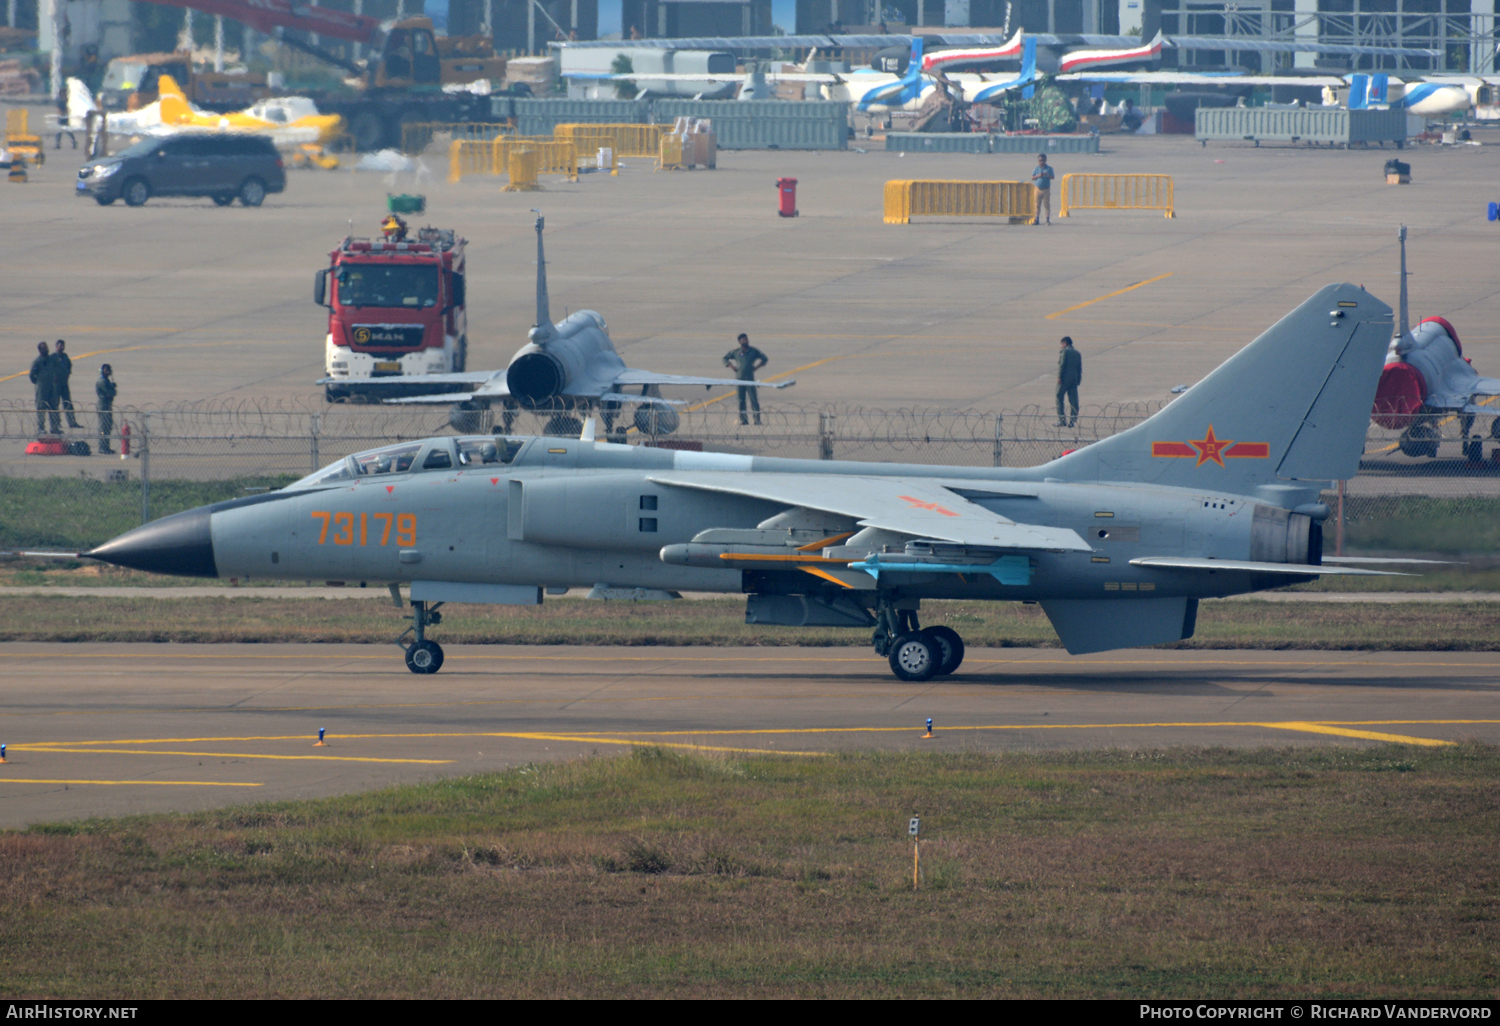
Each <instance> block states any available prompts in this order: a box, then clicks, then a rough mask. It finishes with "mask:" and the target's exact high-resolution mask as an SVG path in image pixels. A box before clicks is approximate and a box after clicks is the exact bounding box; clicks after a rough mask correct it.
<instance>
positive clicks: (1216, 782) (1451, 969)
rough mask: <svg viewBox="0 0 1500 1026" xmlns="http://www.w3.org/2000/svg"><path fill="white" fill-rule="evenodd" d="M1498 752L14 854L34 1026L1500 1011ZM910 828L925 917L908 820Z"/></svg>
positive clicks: (640, 787)
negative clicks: (1208, 1002) (926, 1012)
mask: <svg viewBox="0 0 1500 1026" xmlns="http://www.w3.org/2000/svg"><path fill="white" fill-rule="evenodd" d="M1497 775H1500V749H1496V748H1494V747H1491V746H1484V745H1479V744H1472V743H1470V744H1463V745H1459V746H1455V747H1449V748H1443V749H1431V748H1407V747H1403V746H1391V745H1380V746H1371V747H1362V748H1355V747H1345V746H1337V747H1335V746H1329V747H1320V748H1282V749H1263V750H1259V751H1247V752H1238V751H1226V750H1210V749H1172V750H1158V751H1150V750H1147V751H1131V752H1124V751H1106V752H1074V753H1055V754H1003V755H997V754H988V753H985V754H981V753H967V754H952V755H932V754H927V753H916V754H912V753H907V754H867V753H858V752H852V753H841V754H836V755H834V756H832V757H829V758H819V759H810V758H803V759H799V758H795V757H786V756H752V757H735V758H726V757H712V756H704V755H699V754H696V753H691V752H686V753H685V752H676V751H665V750H662V749H659V748H653V747H645V748H640V749H636V750H635V751H633V752H632V753H631V754H630V755H628V756H623V757H611V758H601V757H586V758H582V759H578V760H575V761H571V762H562V763H552V764H547V765H528V766H524V767H520V768H518V769H515V770H512V771H509V772H504V773H500V774H494V775H486V776H471V777H462V778H457V779H447V780H438V781H434V782H430V783H425V784H417V785H410V786H403V787H397V788H391V789H387V790H383V791H377V792H373V793H367V794H362V795H353V796H346V797H340V798H330V799H323V800H317V801H303V802H286V803H278V804H264V805H253V806H244V807H239V808H232V809H228V810H222V811H216V812H207V813H198V814H188V815H181V814H176V815H157V816H150V817H137V818H131V819H119V820H95V821H89V822H84V823H79V824H60V825H54V826H38V827H33V828H31V829H29V830H25V831H8V832H5V833H0V853H3V857H4V859H5V864H6V867H7V872H6V873H5V874H4V875H3V876H0V908H3V912H4V921H5V924H6V926H5V958H4V960H3V962H0V987H3V988H4V990H5V991H6V992H8V993H11V994H25V995H27V996H29V997H37V998H42V997H67V998H74V999H82V998H89V997H109V998H112V999H130V998H189V997H207V998H245V997H259V998H265V997H280V998H308V997H362V998H385V997H428V998H461V997H503V998H515V997H533V998H534V997H668V996H670V997H916V996H939V997H1111V998H1117V997H1131V998H1145V997H1152V998H1202V997H1203V996H1204V995H1213V996H1214V997H1216V998H1308V997H1338V998H1355V997H1361V998H1377V997H1378V998H1436V997H1460V996H1462V997H1475V998H1493V996H1494V994H1495V991H1496V987H1497V978H1500V958H1497V955H1496V952H1497V951H1500V855H1497V852H1496V848H1495V845H1494V838H1495V836H1496V833H1497V831H1500V807H1497V805H1496V803H1495V801H1494V780H1495V779H1496V777H1497ZM913 814H920V815H921V817H922V826H923V836H924V844H923V848H922V867H923V872H924V881H923V884H922V888H921V889H920V890H919V891H916V892H915V893H914V892H913V890H912V881H911V873H912V848H911V844H910V843H909V841H908V840H907V837H906V820H907V817H908V816H910V815H913Z"/></svg>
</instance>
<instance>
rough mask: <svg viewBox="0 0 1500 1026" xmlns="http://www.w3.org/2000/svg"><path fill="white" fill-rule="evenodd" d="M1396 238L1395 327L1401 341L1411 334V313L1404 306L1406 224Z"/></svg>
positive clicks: (1397, 337)
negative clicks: (1397, 304) (1397, 315)
mask: <svg viewBox="0 0 1500 1026" xmlns="http://www.w3.org/2000/svg"><path fill="white" fill-rule="evenodd" d="M1396 238H1397V239H1398V240H1399V241H1400V243H1401V310H1400V316H1401V322H1400V324H1399V325H1398V326H1397V329H1396V339H1397V341H1401V340H1404V339H1405V338H1406V337H1407V336H1408V335H1410V334H1411V315H1410V314H1409V313H1408V311H1407V306H1406V225H1404V224H1403V225H1402V226H1401V233H1400V234H1399V235H1397V236H1396Z"/></svg>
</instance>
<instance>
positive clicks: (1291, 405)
mask: <svg viewBox="0 0 1500 1026" xmlns="http://www.w3.org/2000/svg"><path fill="white" fill-rule="evenodd" d="M1390 335H1391V308H1390V307H1389V306H1387V305H1386V304H1384V303H1382V302H1381V301H1380V300H1378V299H1376V298H1375V297H1374V296H1372V295H1370V294H1369V293H1368V292H1365V291H1364V290H1363V289H1361V288H1359V287H1358V286H1355V285H1328V286H1326V287H1324V288H1322V289H1320V290H1319V291H1318V292H1317V293H1316V294H1315V295H1314V296H1313V297H1312V298H1311V299H1309V300H1307V302H1305V303H1303V304H1302V305H1301V306H1299V307H1297V309H1295V310H1293V311H1292V312H1291V313H1289V314H1287V315H1286V316H1285V317H1283V318H1282V319H1281V320H1280V321H1278V322H1276V324H1274V325H1272V326H1271V328H1269V329H1268V330H1267V331H1265V332H1264V333H1263V334H1261V336H1260V337H1259V338H1257V339H1256V340H1255V341H1254V342H1251V343H1250V344H1249V345H1248V346H1246V347H1245V348H1243V349H1241V350H1240V351H1239V352H1238V353H1236V354H1235V355H1234V356H1232V357H1230V358H1229V360H1228V361H1226V362H1225V363H1223V364H1222V365H1220V366H1219V368H1218V369H1217V370H1215V371H1214V372H1213V373H1211V374H1209V375H1208V377H1206V378H1204V379H1203V380H1202V381H1200V382H1198V383H1197V384H1196V385H1194V386H1193V387H1192V388H1190V389H1188V390H1187V392H1186V393H1184V394H1183V395H1182V397H1181V398H1179V399H1177V400H1175V401H1174V402H1172V403H1170V404H1169V405H1168V406H1167V407H1166V408H1165V409H1163V410H1162V411H1161V412H1159V413H1157V414H1156V415H1155V416H1154V417H1151V418H1150V419H1149V420H1147V421H1145V422H1144V423H1142V424H1137V425H1136V426H1135V427H1133V428H1130V429H1128V430H1126V431H1122V432H1121V433H1119V434H1117V435H1113V436H1111V437H1109V438H1106V439H1104V440H1103V441H1099V442H1095V443H1094V444H1092V445H1089V446H1086V447H1085V448H1082V449H1079V450H1078V451H1076V452H1073V453H1069V454H1068V455H1067V456H1064V457H1062V458H1061V459H1058V460H1054V461H1053V462H1051V463H1049V464H1047V465H1046V469H1045V470H1043V471H1041V473H1043V474H1044V475H1045V476H1046V477H1049V478H1060V479H1062V480H1065V481H1080V482H1081V481H1128V482H1141V483H1148V484H1154V485H1166V486H1174V487H1180V488H1193V489H1202V490H1204V491H1205V492H1208V493H1209V494H1226V493H1227V494H1230V495H1260V496H1262V497H1264V498H1266V499H1267V500H1272V499H1273V497H1275V496H1277V495H1279V494H1289V493H1291V492H1306V491H1307V490H1308V489H1309V488H1311V489H1312V490H1313V491H1316V490H1317V488H1316V483H1317V482H1325V481H1334V480H1346V479H1348V478H1351V477H1353V476H1354V475H1355V473H1356V472H1357V471H1358V470H1359V458H1360V454H1361V453H1362V452H1363V450H1364V441H1365V430H1366V428H1367V426H1368V425H1369V422H1370V409H1371V407H1372V405H1373V404H1374V401H1375V389H1376V386H1377V385H1378V384H1379V381H1380V368H1381V365H1382V364H1383V363H1384V361H1385V350H1386V345H1387V343H1388V342H1389V340H1390ZM1296 482H1312V483H1313V484H1310V485H1300V484H1297V483H1296Z"/></svg>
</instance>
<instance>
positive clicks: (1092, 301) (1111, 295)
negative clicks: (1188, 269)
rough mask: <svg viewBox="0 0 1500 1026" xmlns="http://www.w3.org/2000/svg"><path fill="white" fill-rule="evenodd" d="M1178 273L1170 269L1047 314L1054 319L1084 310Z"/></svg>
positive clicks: (1051, 319)
mask: <svg viewBox="0 0 1500 1026" xmlns="http://www.w3.org/2000/svg"><path fill="white" fill-rule="evenodd" d="M1176 273H1177V272H1176V271H1168V272H1167V273H1166V274H1158V275H1157V276H1156V277H1155V278H1147V279H1146V280H1145V281H1138V282H1136V283H1135V284H1134V285H1127V286H1125V287H1124V288H1123V289H1116V290H1115V291H1113V292H1110V293H1108V294H1106V295H1103V296H1096V297H1095V298H1093V299H1090V300H1087V301H1085V302H1082V303H1075V304H1074V305H1073V306H1070V307H1068V308H1067V309H1066V310H1059V311H1057V312H1056V313H1049V314H1048V315H1047V320H1049V321H1054V320H1056V319H1057V318H1059V317H1061V316H1063V314H1070V313H1072V312H1073V311H1074V310H1082V309H1083V308H1084V307H1086V306H1093V305H1094V304H1095V303H1102V302H1104V301H1105V300H1106V299H1114V298H1115V297H1116V296H1123V295H1124V294H1125V293H1127V292H1134V291H1135V290H1136V289H1139V288H1145V287H1146V286H1147V285H1150V284H1151V283H1153V282H1158V281H1161V280H1162V279H1163V278H1170V277H1172V275H1174V274H1176Z"/></svg>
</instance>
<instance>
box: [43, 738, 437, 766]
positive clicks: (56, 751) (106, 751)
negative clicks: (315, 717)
mask: <svg viewBox="0 0 1500 1026" xmlns="http://www.w3.org/2000/svg"><path fill="white" fill-rule="evenodd" d="M77 743H78V742H76V741H70V742H68V744H69V745H73V744H77ZM102 743H103V744H109V743H110V742H107V741H106V742H102ZM113 743H114V744H119V743H120V742H118V741H116V742H113ZM26 750H27V751H28V752H37V753H47V754H49V755H185V756H190V757H193V758H198V759H278V760H285V761H288V762H389V763H412V764H416V765H422V766H446V765H448V764H449V763H451V762H453V761H454V760H452V759H377V758H373V757H366V756H358V755H264V754H259V753H250V752H163V751H159V750H153V749H143V748H71V747H68V748H64V747H61V746H58V745H49V744H40V745H27V746H26Z"/></svg>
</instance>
